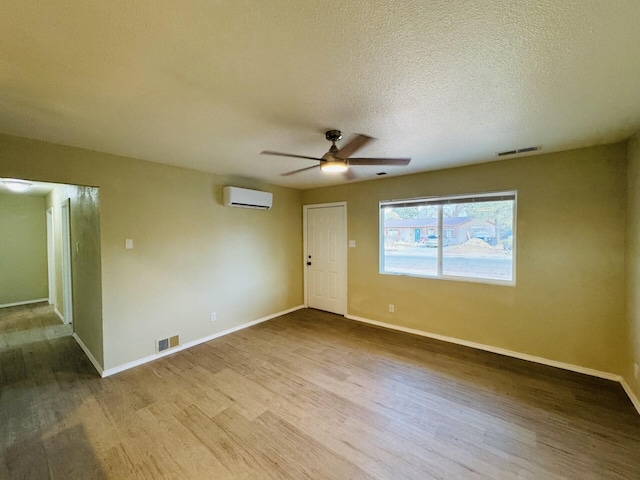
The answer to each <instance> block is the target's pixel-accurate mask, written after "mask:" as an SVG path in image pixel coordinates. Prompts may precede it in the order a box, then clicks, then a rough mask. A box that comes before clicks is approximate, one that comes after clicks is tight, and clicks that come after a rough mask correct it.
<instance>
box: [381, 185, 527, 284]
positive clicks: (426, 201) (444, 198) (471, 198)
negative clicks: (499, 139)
mask: <svg viewBox="0 0 640 480" xmlns="http://www.w3.org/2000/svg"><path fill="white" fill-rule="evenodd" d="M476 199H481V200H476ZM500 200H513V224H512V233H511V280H500V279H496V278H482V277H469V276H460V275H445V274H444V273H443V270H442V263H443V256H442V254H443V245H442V243H443V242H442V238H443V237H442V236H443V234H444V225H443V223H444V222H443V221H442V219H443V213H442V210H443V208H442V207H443V205H448V204H452V203H453V204H457V203H473V202H475V201H486V202H488V201H500ZM412 204H413V206H421V205H435V206H437V207H438V222H437V228H436V230H437V231H436V233H435V235H437V236H438V247H437V249H436V252H437V253H436V265H437V266H436V274H435V275H425V274H422V275H418V274H412V273H406V272H387V271H385V270H384V268H385V261H384V259H385V252H384V229H385V218H384V208H385V207H389V206H390V207H393V206H394V205H403V206H412ZM378 211H379V213H378V234H379V244H378V273H379V274H380V275H391V276H405V277H415V278H427V279H433V280H452V281H456V282H470V283H483V284H489V285H502V286H515V285H516V257H517V256H516V251H517V250H516V243H517V224H518V221H517V220H518V219H517V212H518V191H517V190H500V191H495V192H481V193H470V194H464V195H461V194H458V195H438V196H428V197H415V198H404V199H393V200H381V201H379V202H378ZM496 228H497V227H496Z"/></svg>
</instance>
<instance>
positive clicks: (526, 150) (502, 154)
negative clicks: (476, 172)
mask: <svg viewBox="0 0 640 480" xmlns="http://www.w3.org/2000/svg"><path fill="white" fill-rule="evenodd" d="M541 148H542V145H538V146H537V147H526V148H519V149H518V150H507V151H506V152H498V156H499V157H506V156H507V155H517V154H519V153H529V152H535V151H536V150H540V149H541Z"/></svg>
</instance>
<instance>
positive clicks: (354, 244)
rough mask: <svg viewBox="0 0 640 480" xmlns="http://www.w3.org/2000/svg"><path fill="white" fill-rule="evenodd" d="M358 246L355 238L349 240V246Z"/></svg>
mask: <svg viewBox="0 0 640 480" xmlns="http://www.w3.org/2000/svg"><path fill="white" fill-rule="evenodd" d="M355 246H356V241H355V240H349V247H351V248H353V247H355Z"/></svg>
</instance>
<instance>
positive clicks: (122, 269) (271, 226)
mask: <svg viewBox="0 0 640 480" xmlns="http://www.w3.org/2000/svg"><path fill="white" fill-rule="evenodd" d="M0 175H2V176H7V177H17V178H27V179H32V180H40V181H47V182H53V183H68V184H76V185H92V186H97V187H99V188H100V204H99V213H100V249H101V257H100V262H101V268H100V269H101V272H102V276H101V284H102V326H103V331H102V334H103V339H102V342H101V343H102V344H103V345H104V358H103V366H104V368H106V369H109V368H113V367H116V366H119V365H122V364H124V363H127V362H130V361H134V360H137V359H140V358H144V357H146V356H149V355H153V354H154V353H155V344H156V340H157V339H160V338H166V337H167V336H170V335H175V334H179V335H180V340H181V343H186V342H190V341H193V340H197V339H199V338H203V337H205V336H208V335H212V334H215V333H217V332H220V331H223V330H226V329H229V328H232V327H235V326H238V325H241V324H243V323H246V322H249V321H252V320H256V319H258V318H261V317H264V316H267V315H271V314H274V313H277V312H280V311H284V310H287V309H289V308H293V307H296V306H298V305H300V304H302V301H303V295H302V262H301V258H302V240H301V239H302V215H301V210H302V209H301V193H300V191H298V190H295V189H290V188H284V187H277V186H273V185H268V184H263V183H260V182H257V181H252V180H248V179H238V178H228V177H223V176H217V175H212V174H207V173H203V172H197V171H193V170H188V169H184V168H177V167H171V166H166V165H160V164H155V163H151V162H145V161H141V160H135V159H131V158H125V157H118V156H114V155H107V154H102V153H98V152H92V151H87V150H82V149H77V148H72V147H65V146H60V145H54V144H50V143H46V142H39V141H35V140H29V139H24V138H19V137H12V136H8V135H0ZM224 185H235V186H239V187H244V188H255V189H261V190H268V191H271V192H273V193H274V206H273V209H271V210H269V211H259V210H249V209H239V208H229V207H224V206H223V205H222V187H223V186H224ZM72 210H73V208H72ZM72 228H73V225H72ZM127 238H130V239H132V240H133V242H134V248H133V249H132V250H127V249H125V239H127ZM82 248H83V246H82V243H81V245H80V251H82ZM212 312H216V313H217V321H215V322H211V320H210V317H211V313H212ZM77 321H78V319H77V317H76V322H77ZM92 353H93V354H94V356H97V355H96V354H97V353H98V352H95V351H93V350H92Z"/></svg>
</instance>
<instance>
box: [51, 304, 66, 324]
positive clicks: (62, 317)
mask: <svg viewBox="0 0 640 480" xmlns="http://www.w3.org/2000/svg"><path fill="white" fill-rule="evenodd" d="M53 311H54V312H55V313H56V315H57V316H58V318H59V319H60V321H61V322H62V323H65V321H64V315H62V314H61V313H60V310H58V309H57V308H56V307H53Z"/></svg>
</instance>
